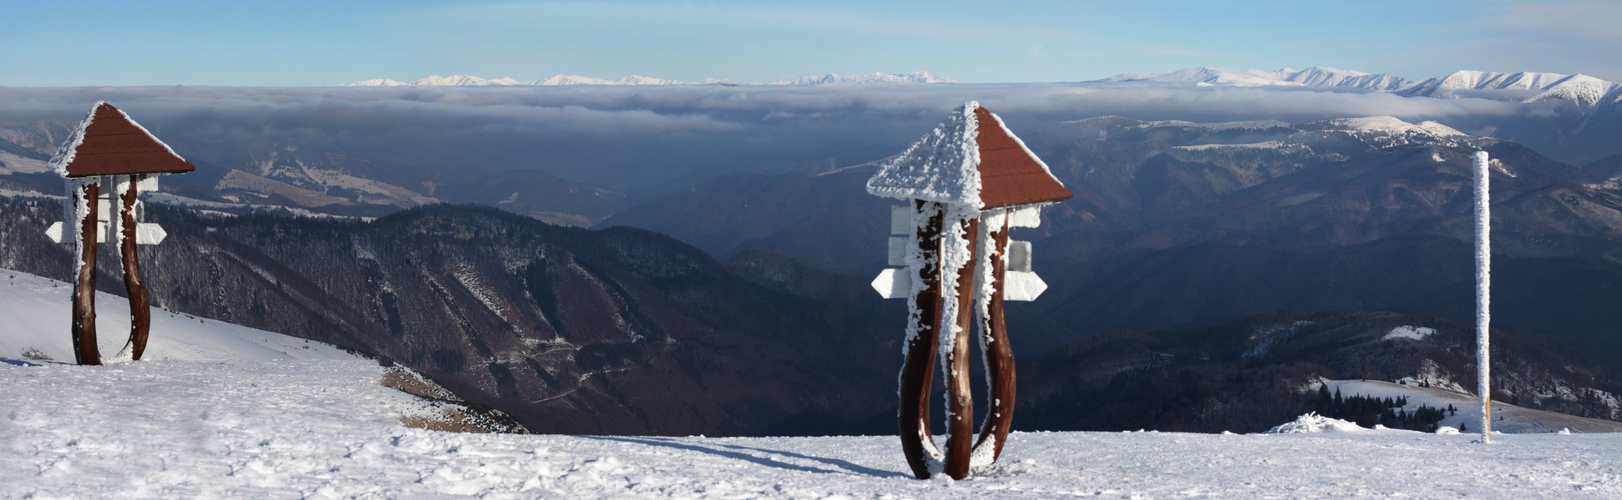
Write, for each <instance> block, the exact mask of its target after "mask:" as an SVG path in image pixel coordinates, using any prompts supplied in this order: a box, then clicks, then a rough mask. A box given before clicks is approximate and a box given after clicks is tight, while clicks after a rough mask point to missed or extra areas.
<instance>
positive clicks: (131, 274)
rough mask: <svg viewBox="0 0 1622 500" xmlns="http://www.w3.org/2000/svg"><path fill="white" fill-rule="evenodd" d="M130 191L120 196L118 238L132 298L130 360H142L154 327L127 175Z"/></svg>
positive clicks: (132, 179) (133, 183) (133, 189)
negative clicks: (136, 248)
mask: <svg viewBox="0 0 1622 500" xmlns="http://www.w3.org/2000/svg"><path fill="white" fill-rule="evenodd" d="M126 179H128V180H129V189H127V190H125V191H124V193H123V194H121V195H119V199H120V200H121V201H123V206H122V207H121V208H120V209H119V211H118V213H119V219H120V221H121V222H122V224H120V228H121V229H123V230H122V231H120V232H121V233H122V234H120V235H119V236H120V237H121V238H122V240H123V241H121V242H120V243H119V253H120V254H122V257H123V259H124V288H125V289H126V290H128V291H129V296H130V340H129V349H130V355H131V357H130V359H133V360H136V361H140V359H141V353H143V352H145V351H146V338H147V333H148V332H149V331H150V330H151V327H152V310H151V308H150V307H149V305H150V304H151V302H150V300H149V299H148V298H147V294H146V283H145V282H144V281H142V280H141V263H140V261H139V260H137V259H136V258H135V247H136V242H135V230H136V226H137V222H136V220H135V200H136V194H137V193H136V184H138V182H137V181H136V178H135V176H133V175H132V176H128V177H126Z"/></svg>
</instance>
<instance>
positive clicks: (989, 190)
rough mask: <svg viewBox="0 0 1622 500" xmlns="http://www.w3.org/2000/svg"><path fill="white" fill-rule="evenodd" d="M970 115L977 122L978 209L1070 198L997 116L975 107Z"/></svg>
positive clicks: (1063, 188) (1064, 189)
mask: <svg viewBox="0 0 1622 500" xmlns="http://www.w3.org/2000/svg"><path fill="white" fill-rule="evenodd" d="M974 117H975V121H976V122H977V123H978V125H979V130H978V132H979V133H978V134H976V136H975V145H976V146H978V147H979V148H980V166H979V170H980V202H981V203H982V204H983V206H982V207H981V209H982V210H988V209H992V208H999V207H1008V206H1014V205H1028V204H1031V203H1043V202H1052V201H1061V200H1068V199H1070V197H1071V194H1070V190H1069V189H1066V188H1065V187H1064V185H1063V184H1060V183H1059V180H1058V179H1054V178H1053V175H1052V174H1050V173H1048V170H1047V168H1044V167H1043V166H1042V164H1041V163H1040V160H1038V159H1036V156H1034V155H1032V154H1031V153H1030V152H1029V151H1026V150H1025V147H1024V146H1022V145H1020V143H1019V140H1018V139H1015V138H1014V137H1013V136H1011V135H1009V133H1008V131H1007V129H1005V128H1004V127H1003V124H1002V120H1001V119H999V118H998V117H997V115H994V114H992V113H991V112H990V111H986V108H976V109H975V110H974Z"/></svg>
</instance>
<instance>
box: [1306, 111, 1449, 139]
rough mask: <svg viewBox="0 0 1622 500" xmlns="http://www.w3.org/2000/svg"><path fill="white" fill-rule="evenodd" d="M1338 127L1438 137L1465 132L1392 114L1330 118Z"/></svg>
mask: <svg viewBox="0 0 1622 500" xmlns="http://www.w3.org/2000/svg"><path fill="white" fill-rule="evenodd" d="M1329 123H1331V124H1334V125H1335V126H1336V127H1337V128H1340V129H1344V130H1350V131H1354V132H1385V133H1390V134H1401V133H1420V134H1426V135H1434V136H1437V137H1450V136H1464V135H1466V134H1465V133H1464V132H1460V131H1457V130H1454V129H1453V128H1452V127H1449V126H1447V125H1443V124H1440V123H1436V122H1432V121H1424V122H1419V123H1417V124H1416V123H1408V122H1405V121H1402V120H1399V119H1397V118H1396V117H1392V116H1368V117H1362V118H1335V119H1332V120H1329Z"/></svg>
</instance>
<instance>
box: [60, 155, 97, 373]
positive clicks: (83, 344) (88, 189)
mask: <svg viewBox="0 0 1622 500" xmlns="http://www.w3.org/2000/svg"><path fill="white" fill-rule="evenodd" d="M70 184H71V183H70ZM75 191H77V192H76V193H74V194H75V195H76V196H78V197H79V199H80V200H82V202H83V203H84V204H85V209H84V213H79V211H78V210H73V211H72V214H73V215H74V216H77V217H79V220H78V222H79V237H78V248H77V250H78V251H79V252H78V253H79V265H78V266H77V275H76V276H74V278H75V279H74V281H73V357H74V361H77V362H78V363H79V364H81V365H99V364H101V350H100V349H98V348H97V347H96V235H97V234H98V233H100V231H99V229H100V228H99V226H100V224H99V223H97V221H96V219H97V217H96V215H97V214H96V211H97V210H96V204H97V198H98V197H100V196H101V190H100V183H99V182H96V181H93V180H85V181H82V183H81V184H79V187H78V189H77V190H75ZM73 222H74V221H64V223H63V224H62V226H63V228H68V227H71V226H72V223H73Z"/></svg>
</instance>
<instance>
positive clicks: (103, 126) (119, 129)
mask: <svg viewBox="0 0 1622 500" xmlns="http://www.w3.org/2000/svg"><path fill="white" fill-rule="evenodd" d="M86 123H87V124H88V126H84V129H83V130H80V131H79V135H80V137H78V138H77V139H78V140H77V141H75V142H74V143H71V144H70V145H69V149H68V150H67V151H61V152H58V153H57V156H58V159H57V160H53V161H52V163H57V162H58V161H66V163H67V164H66V165H63V166H59V167H58V168H57V171H58V172H59V173H62V174H64V175H66V176H67V177H91V176H97V175H129V174H177V173H184V172H190V171H193V170H196V169H197V167H195V166H193V165H192V164H191V163H190V162H187V161H186V160H185V159H183V158H181V157H180V155H177V154H175V152H174V151H173V150H170V149H169V146H166V145H164V144H163V142H160V141H158V139H157V138H156V137H153V136H152V134H151V133H148V132H147V131H146V129H144V128H141V126H140V125H138V124H136V123H135V122H134V121H131V120H130V119H129V117H128V116H127V115H125V114H124V112H122V111H119V110H118V108H114V107H113V105H111V104H107V103H100V104H99V105H98V106H96V109H95V111H94V112H93V115H92V116H91V118H90V119H89V120H86Z"/></svg>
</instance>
